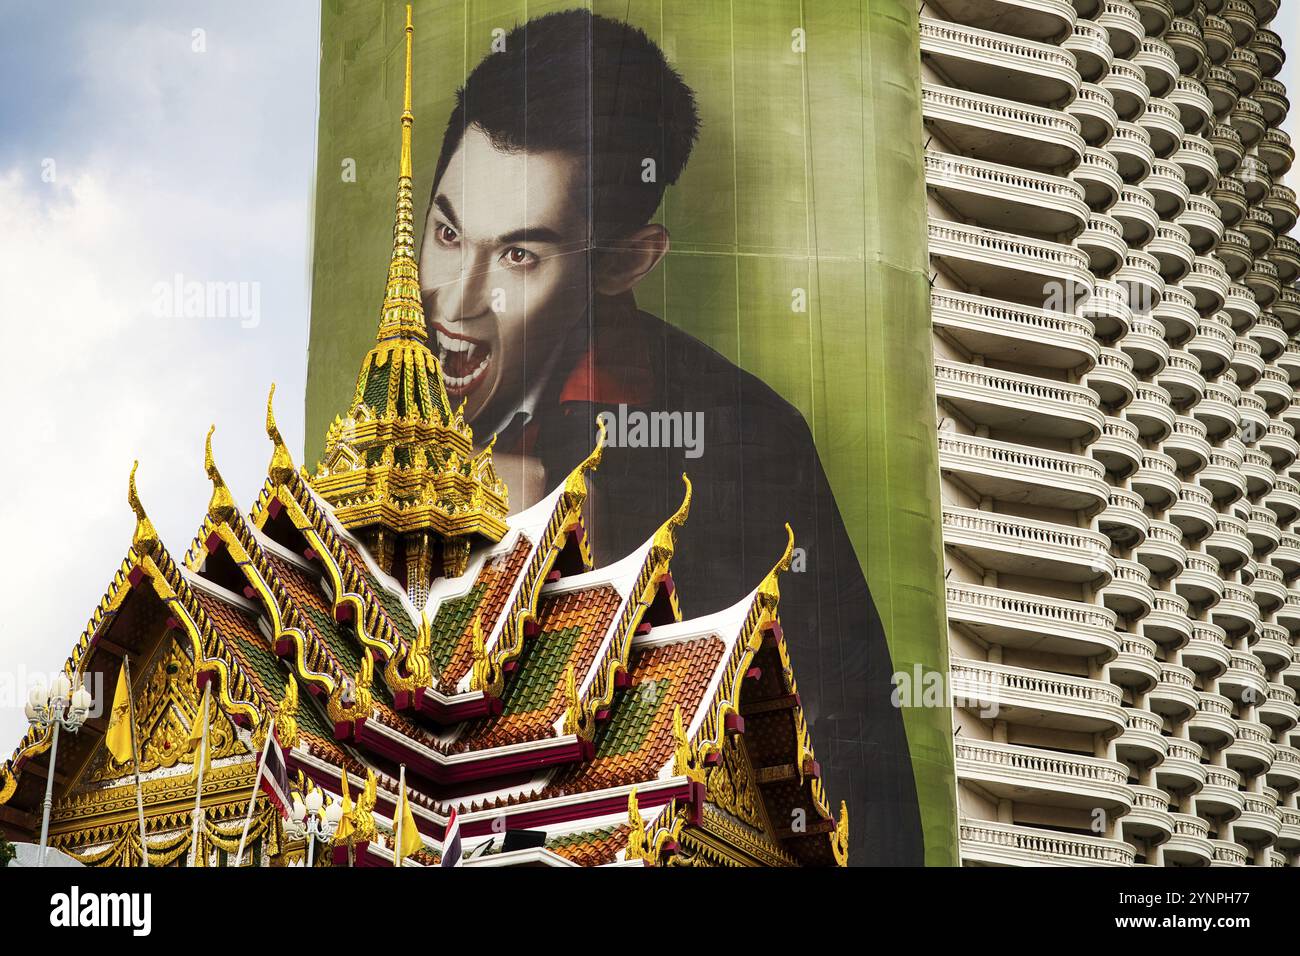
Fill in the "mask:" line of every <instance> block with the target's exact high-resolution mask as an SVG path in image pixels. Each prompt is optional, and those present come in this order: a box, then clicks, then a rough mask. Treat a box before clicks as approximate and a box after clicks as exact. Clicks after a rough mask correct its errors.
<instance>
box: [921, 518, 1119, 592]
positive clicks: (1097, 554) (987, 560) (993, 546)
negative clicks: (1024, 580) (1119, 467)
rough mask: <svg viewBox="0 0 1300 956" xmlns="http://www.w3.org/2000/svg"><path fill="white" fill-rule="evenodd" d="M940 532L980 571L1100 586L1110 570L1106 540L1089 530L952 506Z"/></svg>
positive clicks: (1109, 573) (946, 542) (1112, 571)
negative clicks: (1092, 583) (975, 564)
mask: <svg viewBox="0 0 1300 956" xmlns="http://www.w3.org/2000/svg"><path fill="white" fill-rule="evenodd" d="M943 529H944V536H943V537H944V544H945V545H946V546H948V547H950V548H954V549H957V550H959V551H961V552H963V553H964V554H966V555H967V556H968V557H970V558H971V559H972V560H974V561H975V562H976V563H977V564H979V565H980V566H981V567H983V568H986V569H991V570H995V571H1004V572H1010V573H1017V574H1028V575H1032V576H1036V577H1046V578H1053V579H1056V580H1063V581H1092V582H1098V583H1099V584H1100V585H1102V586H1104V585H1105V584H1107V583H1109V581H1110V578H1111V576H1112V575H1113V574H1114V571H1115V560H1114V558H1112V557H1111V556H1110V542H1109V541H1108V540H1107V538H1106V536H1105V535H1103V534H1100V533H1099V532H1095V531H1089V530H1086V529H1082V528H1069V527H1066V526H1064V525H1058V524H1053V523H1051V522H1047V521H1037V520H1034V519H1031V518H1020V517H1016V516H1013V515H1002V514H994V513H991V512H986V511H975V510H974V509H970V508H957V507H952V506H948V507H945V508H944V509H943Z"/></svg>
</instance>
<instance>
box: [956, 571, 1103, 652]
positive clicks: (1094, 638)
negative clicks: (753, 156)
mask: <svg viewBox="0 0 1300 956" xmlns="http://www.w3.org/2000/svg"><path fill="white" fill-rule="evenodd" d="M944 593H945V596H946V600H947V611H948V620H949V621H951V622H955V623H958V624H960V625H961V626H962V628H963V629H964V630H967V631H969V632H971V633H972V634H974V635H975V636H976V637H978V638H979V639H980V640H983V641H987V642H988V643H990V644H997V645H999V646H1002V647H1015V648H1020V649H1023V650H1034V651H1042V652H1044V653H1047V654H1060V655H1067V656H1071V657H1094V656H1099V657H1101V658H1102V659H1103V660H1107V659H1110V658H1112V657H1114V656H1115V655H1116V654H1118V653H1119V649H1120V635H1119V633H1118V632H1117V631H1116V630H1115V623H1116V618H1115V613H1114V612H1113V611H1110V610H1107V609H1106V608H1104V607H1101V606H1098V605H1094V604H1082V603H1079V602H1077V601H1062V600H1059V599H1057V598H1037V597H1034V596H1033V595H1031V594H1025V593H1023V592H1020V591H1005V590H1000V589H998V588H991V587H985V586H983V585H978V584H961V583H958V584H954V583H952V582H949V583H948V584H947V585H946V586H945V589H944Z"/></svg>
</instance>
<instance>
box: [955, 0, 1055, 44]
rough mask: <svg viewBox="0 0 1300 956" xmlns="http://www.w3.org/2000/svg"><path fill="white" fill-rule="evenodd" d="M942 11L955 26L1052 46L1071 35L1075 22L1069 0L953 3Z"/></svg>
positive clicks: (975, 0) (993, 0)
mask: <svg viewBox="0 0 1300 956" xmlns="http://www.w3.org/2000/svg"><path fill="white" fill-rule="evenodd" d="M943 9H944V13H945V14H947V17H948V19H949V20H951V21H953V22H954V23H961V24H964V25H966V26H969V27H975V28H977V29H980V30H988V31H990V32H992V33H1005V34H1007V35H1008V36H1013V37H1019V38H1021V39H1024V40H1043V41H1045V42H1049V43H1055V42H1058V41H1060V40H1064V39H1065V38H1066V37H1067V36H1069V35H1070V31H1071V29H1072V28H1073V27H1074V20H1075V12H1074V7H1073V6H1071V5H1070V4H1069V3H1068V2H1066V0H950V2H949V3H946V4H944V8H943Z"/></svg>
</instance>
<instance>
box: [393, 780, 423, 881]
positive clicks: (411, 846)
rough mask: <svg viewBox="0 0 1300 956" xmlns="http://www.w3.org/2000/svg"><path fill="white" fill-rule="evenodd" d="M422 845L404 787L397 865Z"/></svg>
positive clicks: (416, 851)
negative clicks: (400, 842) (400, 838)
mask: <svg viewBox="0 0 1300 956" xmlns="http://www.w3.org/2000/svg"><path fill="white" fill-rule="evenodd" d="M423 846H424V841H423V840H421V839H420V831H419V830H418V829H416V826H415V817H414V816H413V815H412V814H411V805H410V803H408V802H407V800H406V788H405V787H403V788H402V845H401V846H399V847H398V848H397V865H398V866H401V865H402V861H403V860H404V859H406V858H407V857H408V856H411V855H412V854H415V853H418V852H419V851H420V849H421V848H422V847H423Z"/></svg>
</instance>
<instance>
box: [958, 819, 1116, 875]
mask: <svg viewBox="0 0 1300 956" xmlns="http://www.w3.org/2000/svg"><path fill="white" fill-rule="evenodd" d="M958 832H959V834H960V839H961V859H962V863H964V864H966V865H967V866H971V865H975V866H1132V865H1133V860H1134V859H1135V855H1136V851H1135V850H1134V849H1133V847H1132V846H1131V845H1129V844H1127V843H1125V842H1123V841H1122V840H1107V839H1103V838H1102V837H1095V836H1084V835H1082V834H1075V833H1061V832H1059V831H1056V830H1038V829H1035V828H1034V827H1025V826H1018V825H1016V824H1014V823H991V822H987V821H984V820H971V819H963V820H962V821H961V825H960V827H959V828H958Z"/></svg>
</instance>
